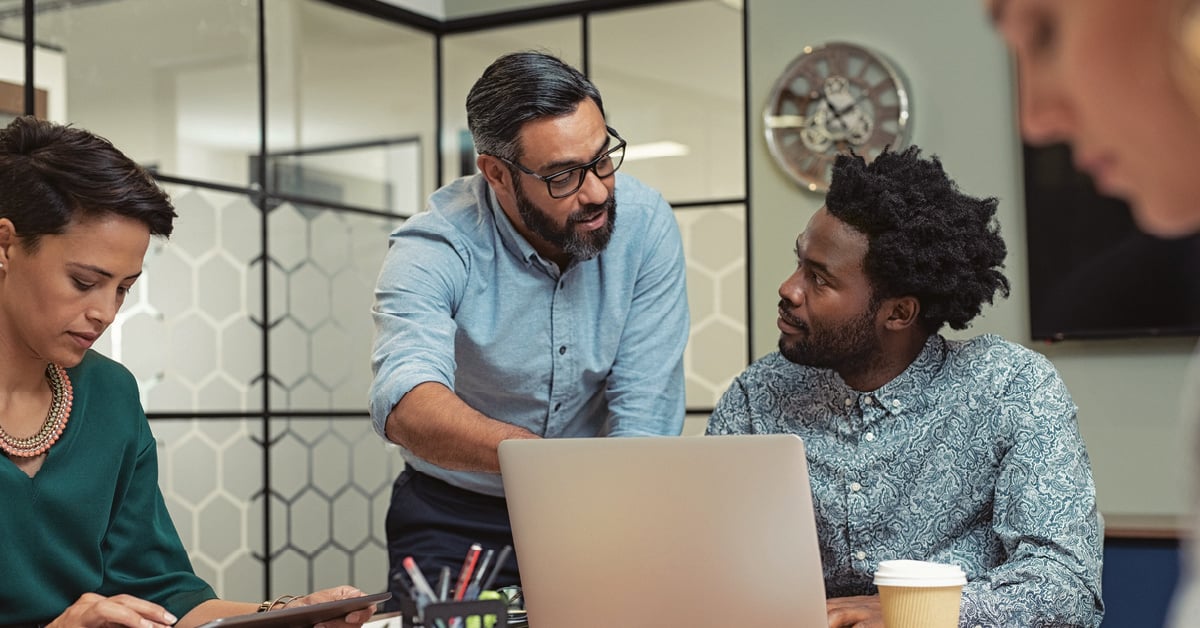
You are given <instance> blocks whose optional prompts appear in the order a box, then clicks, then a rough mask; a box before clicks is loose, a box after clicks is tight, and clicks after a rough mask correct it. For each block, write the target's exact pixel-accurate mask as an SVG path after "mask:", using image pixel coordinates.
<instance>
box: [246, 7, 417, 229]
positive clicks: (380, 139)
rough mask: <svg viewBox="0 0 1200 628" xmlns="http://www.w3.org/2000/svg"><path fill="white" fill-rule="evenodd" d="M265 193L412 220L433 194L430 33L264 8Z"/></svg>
mask: <svg viewBox="0 0 1200 628" xmlns="http://www.w3.org/2000/svg"><path fill="white" fill-rule="evenodd" d="M265 8H266V16H265V17H266V20H267V24H269V25H270V29H269V32H268V37H267V45H268V50H267V59H266V61H267V67H266V71H267V81H268V86H267V98H268V114H269V120H270V122H269V126H268V129H267V152H268V185H267V188H266V189H267V191H268V192H270V193H280V194H293V195H295V194H300V195H304V196H309V197H313V198H316V199H319V200H324V201H328V202H331V203H339V204H345V205H353V206H356V207H362V208H365V209H371V210H378V211H387V212H395V213H401V214H404V215H410V214H412V213H413V212H414V211H416V209H417V208H419V207H421V206H422V205H423V204H424V197H425V196H426V195H428V194H429V192H431V191H432V189H433V184H434V177H435V175H434V168H435V164H436V161H435V159H436V158H435V155H434V151H433V150H432V147H433V146H434V143H433V138H434V135H435V130H434V126H435V123H436V121H435V119H434V106H435V105H434V103H435V101H434V92H433V90H432V88H431V86H432V85H433V84H434V62H433V53H434V36H433V35H431V34H429V33H425V32H421V31H418V30H415V29H413V28H409V27H405V26H401V25H398V24H393V23H390V22H385V21H383V20H379V19H374V18H371V17H368V16H365V15H362V14H360V13H356V12H353V11H349V10H346V9H342V8H338V7H334V6H331V5H329V4H326V3H324V2H318V1H315V0H302V1H296V0H272V1H269V2H267V3H266V6H265Z"/></svg>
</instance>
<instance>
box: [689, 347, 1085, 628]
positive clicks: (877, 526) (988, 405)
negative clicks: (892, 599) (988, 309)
mask: <svg viewBox="0 0 1200 628" xmlns="http://www.w3.org/2000/svg"><path fill="white" fill-rule="evenodd" d="M708 432H709V433H710V434H741V433H771V434H776V433H786V434H796V435H798V436H800V437H801V438H802V439H803V440H804V443H805V450H806V451H807V453H808V467H809V475H810V479H811V481H812V491H813V502H814V508H815V510H816V515H817V536H818V537H819V539H820V543H821V559H822V563H823V564H824V569H825V589H826V591H825V592H826V595H828V596H829V597H846V596H853V595H872V594H874V593H875V592H876V589H875V587H874V585H873V584H872V578H873V575H874V572H875V569H876V568H877V567H878V566H879V562H880V561H884V560H891V559H916V560H931V561H934V562H943V563H952V564H956V565H959V566H960V567H962V568H963V570H964V571H965V572H966V573H967V579H968V583H967V586H966V587H965V588H964V589H963V598H962V610H961V614H960V619H959V625H961V626H965V627H968V628H971V627H975V626H980V627H986V628H1012V627H1014V626H1030V627H1032V626H1056V627H1068V626H1079V627H1088V628H1092V627H1094V626H1098V625H1099V624H1100V619H1101V618H1102V617H1103V614H1104V606H1103V604H1102V603H1101V600H1100V566H1101V561H1102V553H1103V551H1102V550H1103V524H1102V521H1101V519H1100V514H1099V512H1098V511H1097V510H1096V490H1095V486H1094V484H1093V482H1092V472H1091V465H1090V464H1089V462H1088V456H1087V451H1086V450H1085V449H1084V444H1083V439H1082V438H1081V437H1080V435H1079V430H1078V427H1077V425H1076V423H1075V404H1074V403H1073V402H1072V401H1071V396H1070V395H1069V394H1068V393H1067V388H1066V386H1065V385H1064V384H1063V382H1062V380H1061V379H1060V378H1059V376H1058V373H1057V372H1056V371H1055V370H1054V367H1053V365H1051V364H1050V362H1049V360H1047V359H1046V358H1045V357H1043V356H1041V355H1040V354H1037V353H1034V352H1033V351H1030V350H1029V349H1026V348H1024V347H1022V346H1020V345H1016V344H1013V343H1010V342H1007V341H1004V340H1002V339H1000V338H998V337H996V336H990V335H985V336H979V337H976V338H973V339H971V340H967V341H948V340H945V339H944V338H942V337H941V336H937V335H935V336H931V337H930V338H929V340H928V341H927V342H926V344H925V347H924V350H923V351H922V352H921V354H920V355H919V356H917V359H916V360H914V361H913V363H912V364H910V365H909V366H908V368H907V369H906V370H905V371H904V372H903V373H901V374H900V375H899V376H898V377H896V378H895V379H893V380H892V381H891V382H888V383H887V384H885V385H884V386H883V387H881V388H879V389H878V390H876V391H872V392H869V393H860V392H858V391H856V390H853V389H852V388H850V387H849V386H847V385H846V384H845V382H843V381H842V378H841V377H839V376H838V375H837V374H836V373H834V372H833V371H830V370H827V369H817V368H812V367H807V366H800V365H797V364H793V363H791V362H789V361H788V360H787V359H785V358H784V357H783V356H781V355H780V354H779V353H778V352H775V353H772V354H770V355H768V356H766V357H764V358H762V359H761V360H759V361H757V362H755V363H754V364H752V365H750V367H749V368H748V369H747V370H746V371H745V372H744V373H743V374H742V375H740V376H739V377H738V378H737V379H736V380H735V381H734V383H733V385H732V386H731V387H730V388H729V390H728V391H726V393H725V395H724V396H723V397H722V398H721V401H720V403H719V404H718V405H717V408H716V410H715V411H714V412H713V415H712V417H711V419H710V420H709V424H708ZM781 481H782V479H781Z"/></svg>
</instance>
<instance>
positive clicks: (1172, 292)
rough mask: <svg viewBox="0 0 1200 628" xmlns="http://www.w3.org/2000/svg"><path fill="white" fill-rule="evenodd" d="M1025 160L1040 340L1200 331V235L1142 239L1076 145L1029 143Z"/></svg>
mask: <svg viewBox="0 0 1200 628" xmlns="http://www.w3.org/2000/svg"><path fill="white" fill-rule="evenodd" d="M1024 158H1025V212H1026V240H1027V243H1028V249H1029V253H1028V255H1029V290H1030V298H1029V307H1030V322H1031V326H1032V334H1033V337H1034V338H1035V339H1038V340H1052V341H1054V340H1069V339H1084V338H1130V337H1138V336H1185V335H1197V334H1200V235H1193V236H1188V237H1181V238H1158V237H1153V236H1150V235H1147V234H1145V233H1142V232H1141V231H1139V230H1138V229H1137V227H1136V226H1135V224H1134V222H1133V218H1132V215H1131V214H1130V210H1129V206H1128V205H1127V204H1126V203H1124V202H1123V201H1120V200H1117V199H1113V198H1109V197H1106V196H1102V195H1100V194H1099V193H1097V191H1096V190H1095V188H1094V186H1093V185H1092V182H1091V179H1090V178H1089V177H1088V176H1087V175H1086V174H1083V173H1081V172H1079V171H1077V170H1076V169H1075V168H1074V166H1073V165H1072V162H1071V152H1070V149H1069V148H1068V147H1066V146H1063V145H1055V146H1042V147H1034V146H1029V145H1026V146H1025V148H1024ZM1196 176H1200V171H1197V174H1196ZM1196 202H1197V203H1198V204H1200V198H1198V199H1196Z"/></svg>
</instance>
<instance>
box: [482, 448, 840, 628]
mask: <svg viewBox="0 0 1200 628" xmlns="http://www.w3.org/2000/svg"><path fill="white" fill-rule="evenodd" d="M499 452H500V469H501V473H502V474H503V480H504V490H505V493H506V495H507V497H508V511H509V516H510V518H511V520H512V528H513V540H514V546H515V549H516V553H517V560H518V563H519V564H520V568H521V584H522V588H523V592H524V595H525V608H526V609H527V610H528V618H529V620H530V626H531V628H561V627H563V626H570V627H572V628H589V627H592V626H595V627H604V628H611V627H612V626H624V627H641V626H645V627H651V626H653V627H655V628H661V627H663V626H714V627H721V628H724V627H726V626H752V625H753V626H785V625H786V626H824V625H826V623H827V619H826V613H825V586H824V580H823V576H822V570H821V555H820V549H819V547H818V544H817V533H816V522H815V519H814V516H813V508H812V490H811V487H810V485H809V480H808V462H807V459H806V458H805V454H804V444H803V442H801V440H800V439H799V438H798V437H796V436H792V435H739V436H680V437H640V438H571V439H543V440H509V441H504V442H502V443H501V444H500V449H499Z"/></svg>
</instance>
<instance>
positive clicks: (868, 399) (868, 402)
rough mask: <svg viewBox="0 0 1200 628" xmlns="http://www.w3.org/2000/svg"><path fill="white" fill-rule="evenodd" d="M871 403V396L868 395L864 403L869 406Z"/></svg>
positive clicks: (864, 398)
mask: <svg viewBox="0 0 1200 628" xmlns="http://www.w3.org/2000/svg"><path fill="white" fill-rule="evenodd" d="M871 401H872V400H871V395H867V396H866V397H863V403H865V404H867V405H868V406H869V405H871Z"/></svg>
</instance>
